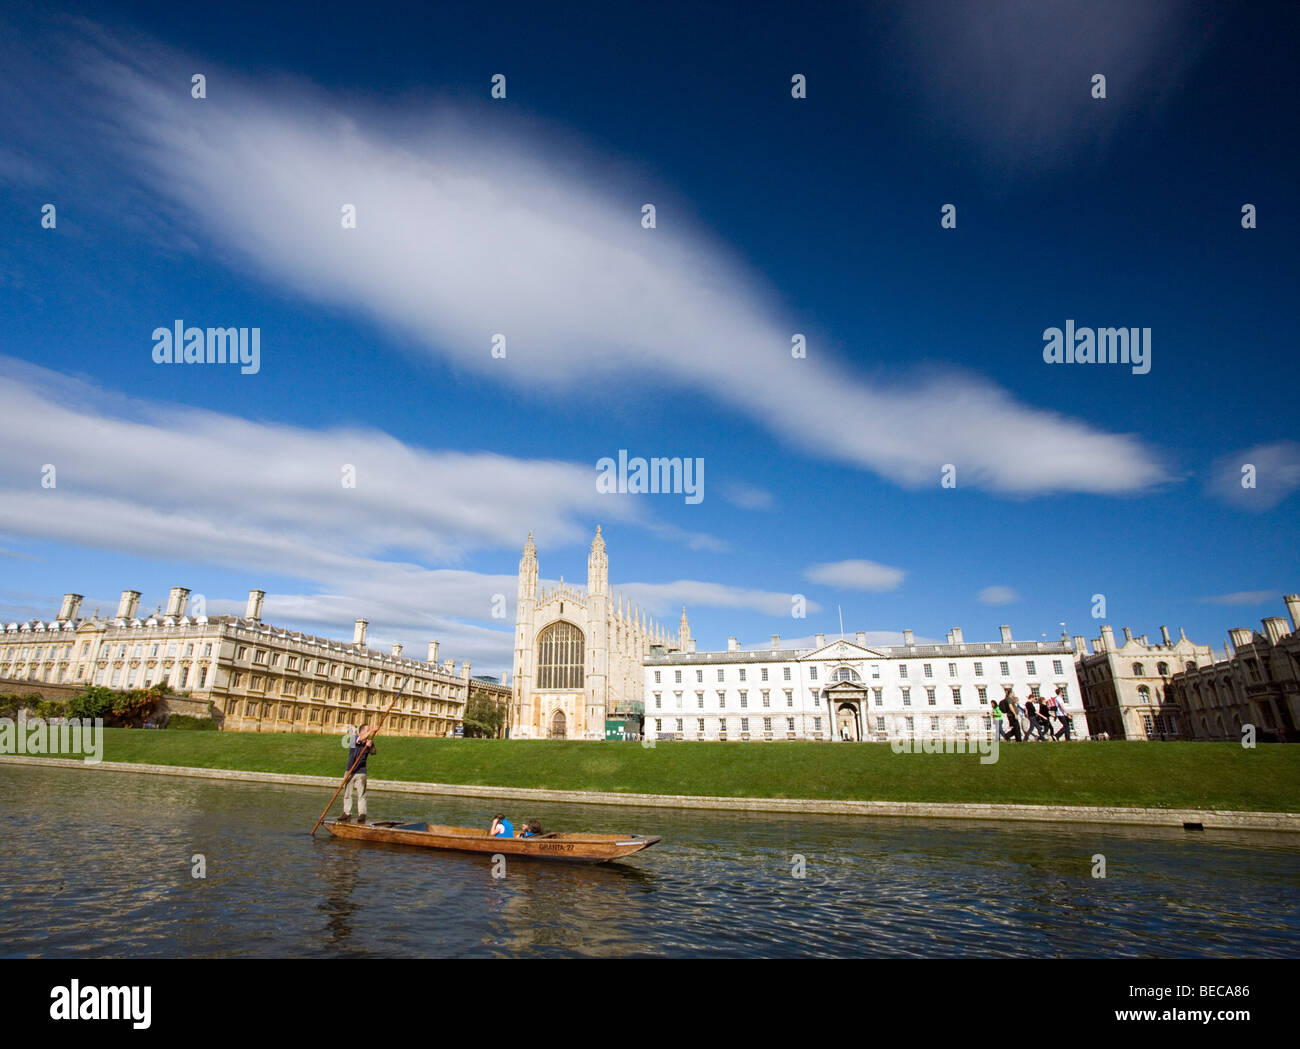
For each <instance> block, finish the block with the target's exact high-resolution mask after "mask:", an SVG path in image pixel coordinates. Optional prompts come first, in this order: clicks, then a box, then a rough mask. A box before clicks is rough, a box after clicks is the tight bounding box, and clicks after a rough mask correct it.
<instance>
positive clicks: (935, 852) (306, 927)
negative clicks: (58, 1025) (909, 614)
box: [0, 765, 1300, 957]
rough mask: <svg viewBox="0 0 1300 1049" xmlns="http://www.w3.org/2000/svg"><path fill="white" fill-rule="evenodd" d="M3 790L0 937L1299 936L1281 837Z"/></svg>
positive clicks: (979, 948)
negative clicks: (545, 853) (577, 858)
mask: <svg viewBox="0 0 1300 1049" xmlns="http://www.w3.org/2000/svg"><path fill="white" fill-rule="evenodd" d="M0 796H3V797H4V798H6V799H7V802H8V803H7V804H6V805H5V807H4V808H3V810H0V954H4V955H10V956H13V955H43V956H54V957H68V956H76V955H85V956H93V957H101V956H126V957H138V956H151V955H152V956H165V957H190V956H218V957H230V956H262V957H266V956H270V957H308V956H313V957H329V956H351V957H358V956H399V957H420V956H514V957H615V956H627V955H637V956H669V957H672V956H702V955H717V956H761V957H793V956H829V957H844V956H890V957H909V956H915V957H922V956H979V957H989V956H1016V957H1019V956H1033V957H1078V956H1089V957H1092V956H1134V957H1137V956H1144V957H1152V956H1166V957H1175V956H1178V957H1187V956H1211V957H1294V956H1296V954H1297V953H1298V952H1297V944H1298V943H1300V841H1296V840H1295V838H1294V837H1293V836H1291V835H1267V834H1249V833H1245V832H1239V833H1228V832H1223V833H1218V832H1209V833H1199V834H1189V833H1186V832H1184V831H1181V830H1165V829H1160V828H1113V827H1094V826H1086V827H1085V826H1066V825H1062V826H1059V827H1053V826H1050V825H1040V826H1033V825H1026V824H1002V825H995V824H975V823H957V822H946V821H913V820H907V821H903V820H892V819H890V820H864V819H860V818H852V817H790V816H776V815H771V814H744V813H715V812H694V813H692V812H675V811H671V810H661V809H645V808H634V807H630V806H629V807H627V808H614V807H611V806H577V805H550V804H544V805H533V804H531V803H530V804H528V805H527V806H525V805H523V804H521V803H517V802H511V801H504V802H493V801H485V800H480V799H473V800H470V799H459V798H439V797H414V796H411V795H394V794H382V793H379V792H375V793H373V794H372V803H371V813H370V814H371V817H372V818H400V819H416V818H419V819H428V820H431V821H433V822H438V823H452V824H467V825H476V824H480V823H486V822H487V820H488V818H489V817H490V816H491V814H492V813H493V812H494V811H497V810H498V809H501V810H503V811H506V812H508V813H512V814H514V815H515V816H517V817H519V818H520V819H522V818H531V817H536V818H538V819H541V820H542V822H543V824H544V825H545V826H547V827H548V828H549V827H557V828H562V829H583V830H589V831H593V832H622V833H626V832H640V833H653V834H661V835H663V836H664V841H663V842H661V843H660V844H659V845H657V846H655V847H654V848H652V849H650V850H648V851H647V852H645V853H641V854H639V855H637V856H634V857H632V858H631V859H629V860H626V861H624V862H622V863H618V864H600V865H586V864H582V865H576V864H575V865H568V864H560V863H540V862H535V861H525V860H516V861H511V862H510V863H509V865H508V867H507V870H506V876H505V877H504V878H494V877H493V876H492V871H493V864H492V860H491V857H489V856H478V855H457V854H454V853H436V852H428V851H425V850H422V849H412V848H406V847H403V846H397V845H377V844H368V843H364V842H354V841H341V840H335V839H333V838H331V837H329V836H328V834H327V833H326V832H325V831H324V830H323V829H322V830H321V831H320V832H318V834H317V836H316V838H314V839H313V838H311V837H309V836H308V831H309V830H310V829H311V825H312V823H313V822H314V821H315V819H316V816H317V815H319V812H320V805H321V804H322V801H321V792H320V791H314V790H311V789H308V788H299V787H279V786H270V785H265V786H263V785H255V784H243V783H220V782H214V781H208V780H187V779H182V778H179V777H178V778H174V779H173V778H168V777H161V776H144V775H132V774H129V773H109V772H98V771H84V770H73V769H36V768H31V767H24V766H12V765H0ZM525 808H526V809H527V811H524V809H525ZM518 822H519V819H516V823H518ZM199 853H201V854H202V855H203V856H204V857H205V858H206V863H207V877H206V878H205V879H195V878H192V877H191V864H192V858H193V856H194V855H195V854H199ZM1097 853H1101V854H1103V855H1104V856H1105V857H1106V865H1107V877H1106V878H1105V879H1096V878H1093V877H1091V871H1092V863H1093V861H1092V857H1093V855H1094V854H1097ZM799 856H801V857H803V867H804V875H805V876H804V877H802V878H799V877H796V876H795V874H794V871H795V869H796V865H797V857H799Z"/></svg>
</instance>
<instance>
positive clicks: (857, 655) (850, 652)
mask: <svg viewBox="0 0 1300 1049" xmlns="http://www.w3.org/2000/svg"><path fill="white" fill-rule="evenodd" d="M887 658H888V657H887V656H886V655H885V654H884V653H883V652H877V651H876V650H875V649H872V648H864V647H863V646H862V645H859V644H858V643H857V642H855V641H832V642H831V643H830V644H829V645H823V646H822V647H821V648H818V649H815V650H813V651H812V652H809V653H808V654H807V655H804V656H800V657H799V659H800V661H801V662H802V661H806V660H812V659H887Z"/></svg>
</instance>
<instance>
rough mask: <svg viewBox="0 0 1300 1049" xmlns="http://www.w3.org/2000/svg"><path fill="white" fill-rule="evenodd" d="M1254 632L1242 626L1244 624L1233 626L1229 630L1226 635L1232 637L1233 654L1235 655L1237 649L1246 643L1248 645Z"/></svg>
mask: <svg viewBox="0 0 1300 1049" xmlns="http://www.w3.org/2000/svg"><path fill="white" fill-rule="evenodd" d="M1254 634H1255V632H1254V631H1253V630H1251V629H1250V628H1249V627H1244V626H1239V627H1233V628H1232V629H1231V630H1229V631H1228V637H1229V638H1231V639H1232V651H1233V655H1236V652H1237V649H1239V648H1244V647H1245V646H1246V645H1249V644H1250V642H1251V639H1252V638H1253V637H1254Z"/></svg>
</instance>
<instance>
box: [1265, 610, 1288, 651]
mask: <svg viewBox="0 0 1300 1049" xmlns="http://www.w3.org/2000/svg"><path fill="white" fill-rule="evenodd" d="M1262 622H1263V624H1264V634H1265V635H1266V636H1267V637H1268V639H1269V641H1271V642H1272V643H1273V644H1275V645H1276V644H1277V643H1278V642H1279V641H1281V640H1282V639H1283V638H1284V637H1286V633H1287V631H1286V620H1285V619H1283V618H1282V617H1281V616H1269V617H1268V618H1267V619H1265V620H1263V621H1262Z"/></svg>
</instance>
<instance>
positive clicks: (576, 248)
mask: <svg viewBox="0 0 1300 1049" xmlns="http://www.w3.org/2000/svg"><path fill="white" fill-rule="evenodd" d="M192 66H193V62H192V61H190V60H186V59H179V58H177V57H176V56H174V55H170V54H166V53H164V52H161V51H158V50H156V49H153V48H149V47H147V46H145V45H143V44H141V45H138V46H133V47H132V48H131V49H130V50H129V51H128V50H127V49H126V48H124V47H123V48H119V49H118V52H117V54H116V56H115V58H114V59H113V60H109V59H107V58H106V57H105V55H104V53H103V52H102V51H99V52H95V51H91V52H90V53H89V54H88V55H87V56H86V57H85V61H84V68H86V69H88V70H89V75H90V76H91V77H92V79H93V82H94V85H95V90H94V91H89V92H82V93H78V94H76V95H75V104H76V105H77V106H86V105H92V106H93V105H100V106H102V107H103V114H102V115H104V116H105V118H106V119H105V121H104V126H108V127H111V128H112V129H113V134H112V136H111V137H110V138H109V139H108V140H107V143H106V144H105V147H104V148H113V149H115V150H116V158H117V164H118V166H119V168H120V172H121V174H122V175H123V176H124V177H127V178H131V179H139V180H141V181H142V182H143V183H144V184H145V185H146V186H148V187H150V188H151V190H152V192H153V193H154V194H156V196H157V197H158V198H159V199H160V200H161V201H163V202H165V204H166V208H167V209H171V210H174V211H175V212H176V214H177V217H178V218H177V221H178V224H179V225H181V226H183V227H184V228H185V229H187V230H193V231H196V232H198V234H199V235H200V236H203V237H205V238H206V239H207V240H208V241H210V242H211V243H212V244H215V245H217V246H218V247H219V248H220V250H222V251H223V252H224V253H225V254H226V257H227V258H228V260H229V261H230V262H231V264H232V265H235V266H237V267H241V268H246V269H250V270H253V271H255V272H257V273H259V274H261V275H262V276H263V277H265V278H266V279H268V280H269V281H271V282H273V283H275V284H279V285H282V286H284V287H287V288H289V289H291V290H292V291H294V292H296V293H297V294H299V295H301V296H303V297H305V298H308V299H310V300H313V301H317V302H322V303H326V304H328V305H329V306H330V307H331V308H337V307H340V306H342V307H351V308H353V309H355V310H358V311H361V312H363V313H365V314H367V315H369V316H371V317H372V318H374V319H375V320H376V321H378V322H380V323H382V324H384V325H386V326H388V327H391V328H392V329H394V330H396V331H398V332H400V333H402V334H403V335H404V336H406V337H408V338H409V339H410V340H411V342H412V344H413V346H415V347H418V348H419V351H420V352H423V353H427V354H430V355H433V356H435V357H438V358H440V359H443V360H446V361H449V362H451V363H452V364H453V365H454V366H456V367H457V368H460V369H465V370H468V371H471V372H474V373H477V374H479V375H483V376H487V377H489V378H490V379H492V380H494V381H503V382H507V383H512V384H515V385H517V386H519V387H521V388H525V389H528V390H532V391H538V390H543V389H549V390H551V391H556V392H559V391H562V392H566V393H570V394H572V393H573V392H574V391H576V390H582V391H584V392H587V391H589V390H591V389H594V388H601V387H602V386H603V387H605V388H607V389H611V390H612V389H614V388H615V387H616V386H617V385H619V384H624V383H627V382H629V381H631V382H634V383H635V384H636V385H637V386H638V387H640V386H644V384H645V383H646V382H647V381H648V377H650V378H651V379H653V377H656V376H658V377H660V380H661V381H663V382H665V383H671V384H674V385H677V386H686V387H690V388H693V389H695V390H697V391H701V392H703V393H704V394H706V395H709V396H712V397H713V398H715V399H716V400H717V401H718V402H719V403H721V404H723V405H725V406H726V407H728V408H729V409H730V410H732V411H734V412H737V413H739V414H742V415H747V416H749V417H750V418H752V419H754V420H757V421H758V422H759V423H760V424H761V425H764V426H767V427H769V428H771V429H772V430H774V431H775V432H776V433H778V435H780V436H781V437H783V438H784V439H785V440H786V441H787V442H788V443H789V444H791V445H792V446H794V447H796V448H799V449H802V450H804V451H805V452H807V453H810V454H812V455H816V456H821V457H824V458H828V459H831V460H835V461H839V462H843V463H848V464H850V465H852V466H855V467H858V468H862V469H866V470H871V471H875V472H877V473H879V474H881V475H882V476H884V477H886V478H889V479H890V480H892V481H895V482H897V483H899V484H901V485H905V486H909V487H923V486H933V485H937V483H938V479H939V472H940V468H941V467H942V465H943V464H945V463H954V464H957V465H958V469H959V476H960V477H961V482H962V484H963V485H969V486H973V487H983V488H988V489H991V490H994V491H998V492H1005V493H1013V494H1030V493H1042V492H1054V491H1081V492H1097V493H1119V492H1134V491H1141V490H1144V489H1146V488H1149V487H1151V486H1153V485H1156V484H1158V483H1160V482H1161V481H1163V480H1165V479H1166V473H1165V470H1164V468H1163V467H1162V466H1161V464H1160V463H1159V462H1158V460H1157V458H1156V456H1155V454H1154V453H1153V452H1152V451H1151V450H1150V449H1148V448H1147V447H1145V446H1144V445H1143V444H1142V443H1140V442H1139V441H1137V440H1136V439H1134V438H1133V437H1130V436H1127V435H1121V434H1111V433H1106V432H1104V431H1101V430H1099V429H1097V428H1095V427H1094V426H1092V425H1090V424H1088V423H1086V422H1082V421H1079V420H1075V419H1070V418H1067V417H1065V416H1063V415H1061V414H1059V413H1057V412H1055V411H1049V410H1044V409H1041V408H1038V407H1035V406H1032V405H1027V404H1023V403H1021V402H1019V401H1017V400H1016V399H1015V397H1014V396H1012V395H1011V394H1010V393H1008V392H1007V391H1005V390H1002V389H1000V388H998V387H997V386H995V385H993V384H992V383H990V382H988V381H987V380H984V379H982V378H980V377H978V376H974V375H970V374H966V373H962V372H959V371H955V370H954V371H950V372H932V373H929V374H927V375H923V376H907V377H903V376H894V377H893V378H892V379H891V378H888V377H876V378H873V380H872V381H871V382H869V383H868V382H867V381H866V380H865V379H864V377H863V376H861V375H860V374H858V373H856V372H855V371H853V370H851V369H850V368H848V367H846V366H845V365H843V364H842V363H838V362H836V361H835V360H834V359H832V358H831V357H830V356H829V355H827V354H825V353H818V352H813V353H811V354H810V356H809V357H808V358H807V359H806V360H795V359H792V358H791V356H790V353H789V344H790V333H791V331H794V330H806V329H807V326H808V324H807V322H808V319H807V318H804V317H798V316H791V315H783V314H780V313H778V312H777V311H776V310H775V309H774V308H773V307H772V306H771V305H770V303H771V301H772V299H773V296H772V295H771V292H770V290H769V289H768V288H766V287H765V285H764V282H763V281H761V280H759V279H758V278H756V277H755V276H754V275H752V274H750V273H748V272H747V271H746V270H745V269H744V268H743V267H742V266H741V265H739V264H738V263H737V262H736V261H735V260H734V259H733V258H732V257H731V254H730V252H729V251H728V250H727V249H725V248H724V247H722V246H719V245H716V244H713V243H711V242H710V241H709V240H708V239H707V238H706V237H705V236H704V235H702V234H699V233H696V232H693V231H691V230H690V229H688V228H686V226H685V224H684V220H683V217H682V215H683V209H681V208H678V207H674V205H673V202H672V199H671V196H672V194H671V192H670V191H669V190H668V189H666V188H665V187H655V186H654V185H653V184H652V185H651V186H650V187H649V189H648V190H647V187H646V185H645V183H644V180H642V179H640V178H631V177H629V176H627V175H626V174H624V173H622V172H619V171H616V170H613V169H612V168H611V167H610V166H608V165H601V164H599V163H597V162H595V161H594V160H593V158H591V157H589V156H582V157H580V158H578V157H574V156H573V155H572V154H571V153H570V154H567V155H561V154H559V153H558V151H557V149H556V148H555V147H553V146H547V145H546V144H539V143H538V142H537V141H536V140H535V139H534V138H532V137H530V136H531V135H533V134H535V133H534V132H531V131H530V132H528V133H527V134H523V133H519V134H515V135H513V136H511V135H510V133H509V132H505V131H503V132H500V133H497V134H492V133H488V132H486V131H485V130H484V129H483V127H482V122H481V121H478V122H476V123H475V124H474V125H473V126H472V127H469V126H467V125H466V124H464V123H462V122H461V121H460V120H459V118H458V117H457V115H456V114H454V113H452V112H450V111H448V110H442V111H438V110H436V109H431V107H428V106H426V105H423V104H422V105H420V106H419V107H418V121H416V120H412V119H411V117H412V114H413V113H414V111H415V110H416V109H417V107H415V106H411V107H408V109H407V110H406V111H404V112H402V113H399V114H396V115H395V114H394V113H392V112H391V111H390V112H374V111H370V112H366V111H363V110H362V109H361V108H360V107H353V108H351V109H350V110H349V111H347V112H344V111H343V110H342V109H340V108H339V107H338V106H337V104H336V103H334V102H333V101H332V100H331V99H330V98H328V97H326V96H324V95H322V94H320V93H318V92H313V91H311V90H309V89H307V88H305V87H299V88H296V89H295V88H294V87H292V86H291V85H288V84H286V83H278V84H276V85H275V89H274V90H269V89H268V87H267V85H266V84H252V85H248V86H245V85H243V84H241V83H240V82H239V81H238V79H237V78H236V77H233V76H231V75H229V74H226V73H221V74H220V75H219V76H218V75H217V71H216V70H214V69H210V70H209V74H208V80H209V85H210V88H209V90H210V95H209V99H208V100H207V101H206V102H204V103H203V104H196V103H195V102H194V101H193V100H192V99H191V98H190V97H189V95H188V93H187V92H185V91H178V90H177V89H176V84H177V83H188V77H189V71H190V70H191V68H192ZM60 75H62V73H61V71H60ZM177 77H180V79H179V80H178V79H177ZM218 87H219V96H218V95H217V93H216V92H217V88H218ZM51 104H53V103H52V102H51ZM508 120H509V118H508V117H505V116H500V117H499V118H498V119H497V121H496V123H495V124H494V125H493V126H494V127H505V126H507V123H508ZM97 130H98V133H99V134H101V135H102V134H103V130H102V128H100V127H99V125H97V124H95V123H93V122H91V123H89V124H88V125H87V133H88V134H92V133H96V131H97ZM579 161H580V162H581V166H582V171H583V174H582V175H579V174H577V173H575V171H576V169H577V167H578V162H579ZM647 192H652V193H654V194H655V195H656V198H657V200H658V203H659V213H658V228H657V229H655V230H645V229H642V228H641V226H640V221H639V220H640V207H641V204H642V203H643V202H644V197H645V195H646V193H647ZM343 204H353V205H355V206H356V208H357V215H358V219H357V228H356V229H354V230H344V229H342V228H341V227H340V222H339V214H340V208H341V206H342V205H343ZM864 294H866V295H868V296H869V295H870V289H864ZM495 332H501V333H504V334H506V335H507V338H508V340H509V346H510V350H509V356H508V358H507V359H506V360H504V361H503V360H492V359H491V358H490V356H489V353H488V346H489V338H490V336H491V335H492V334H493V333H495ZM814 343H815V336H814ZM1035 345H1036V342H1035ZM1032 349H1033V347H1029V348H1028V349H1027V351H1026V352H1027V353H1028V352H1029V351H1030V350H1032ZM954 352H955V353H956V352H958V351H954ZM1034 352H1036V351H1034ZM267 353H274V347H264V349H263V354H264V359H265V355H266V354H267ZM1032 355H1033V354H1031V356H1032ZM739 375H743V376H744V381H743V382H738V381H737V376H739ZM829 405H833V406H834V410H833V411H829V410H827V406H829ZM917 419H924V420H926V423H925V425H924V426H917V425H915V422H916V420H917Z"/></svg>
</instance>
